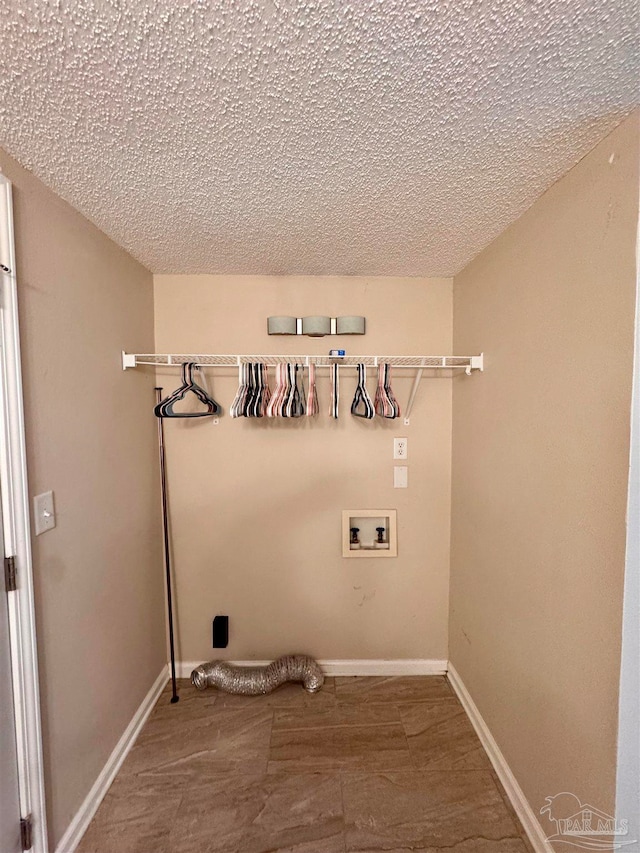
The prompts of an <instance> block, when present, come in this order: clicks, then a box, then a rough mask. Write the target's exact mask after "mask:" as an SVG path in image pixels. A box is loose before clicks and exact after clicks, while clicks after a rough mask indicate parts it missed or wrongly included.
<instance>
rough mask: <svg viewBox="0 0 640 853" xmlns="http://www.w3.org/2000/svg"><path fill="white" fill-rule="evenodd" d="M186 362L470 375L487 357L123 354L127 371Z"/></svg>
mask: <svg viewBox="0 0 640 853" xmlns="http://www.w3.org/2000/svg"><path fill="white" fill-rule="evenodd" d="M185 362H192V363H193V364H197V365H198V366H199V367H237V366H238V365H240V364H247V363H251V362H261V363H262V364H267V365H276V364H286V363H290V364H303V365H305V366H306V365H309V364H315V365H316V367H330V366H331V365H332V364H340V365H341V366H345V367H356V366H357V365H358V364H365V365H366V366H367V367H377V366H378V365H379V364H390V365H391V366H392V367H398V368H413V369H414V370H415V369H416V368H419V369H420V368H422V369H423V370H443V369H444V370H464V371H465V372H466V373H467V374H470V373H471V371H472V370H483V368H484V364H483V355H482V353H481V354H480V355H345V356H330V355H291V354H290V355H251V354H248V355H247V354H245V355H228V354H224V355H222V354H203V353H171V354H169V353H128V352H123V353H122V367H123V369H124V370H127V369H128V368H131V367H138V366H139V365H151V366H155V367H180V365H182V364H184V363H185Z"/></svg>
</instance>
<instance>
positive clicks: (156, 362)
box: [122, 352, 484, 426]
mask: <svg viewBox="0 0 640 853" xmlns="http://www.w3.org/2000/svg"><path fill="white" fill-rule="evenodd" d="M185 362H190V363H192V364H195V365H197V366H198V367H239V366H240V365H241V364H247V363H256V362H261V363H262V364H267V365H269V366H273V365H276V364H302V365H304V366H305V367H308V366H309V365H310V364H314V365H315V366H316V367H330V366H331V365H332V364H339V365H340V366H341V367H352V368H354V369H355V368H356V367H357V365H358V364H364V365H366V366H367V367H378V365H379V364H389V365H391V367H392V368H394V369H395V368H400V369H401V370H403V369H410V368H413V369H414V370H415V371H416V373H415V376H414V378H413V384H412V387H411V392H410V394H409V400H408V402H407V406H406V409H405V412H404V423H405V425H406V426H408V425H409V416H410V415H411V411H412V409H413V404H414V402H415V398H416V394H417V393H418V387H419V385H420V380H421V379H422V377H423V375H424V371H425V370H428V371H431V370H435V371H438V370H453V371H459V370H464V372H465V373H466V374H467V375H471V373H472V371H474V370H479V371H482V370H484V355H483V353H480V355H344V356H333V355H291V354H289V355H248V354H244V355H229V354H211V353H208V354H203V353H157V352H155V353H131V352H123V353H122V369H123V370H127V369H129V368H132V367H138V366H142V365H150V366H151V367H180V366H181V365H182V364H184V363H185Z"/></svg>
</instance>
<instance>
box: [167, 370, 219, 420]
mask: <svg viewBox="0 0 640 853" xmlns="http://www.w3.org/2000/svg"><path fill="white" fill-rule="evenodd" d="M194 370H199V367H198V365H197V364H196V363H195V362H192V361H189V362H186V361H185V362H184V363H183V365H182V385H181V386H180V387H179V388H176V390H175V391H174V392H173V394H169V396H168V397H165V399H164V400H161V401H160V402H159V403H158V405H157V406H156V407H155V409H154V410H153V413H154V415H155V416H156V417H157V418H208V417H211V416H212V415H219V414H221V413H222V407H221V406H220V405H219V404H218V403H216V401H215V400H214V399H213V397H211V396H209V394H207V392H206V391H205V390H204V388H201V387H200V386H199V385H198V384H197V383H196V382H194V381H193V371H194ZM189 392H191V393H192V394H195V395H196V397H197V398H198V400H200V402H201V403H203V404H204V405H205V406H206V407H207V411H206V412H175V411H174V409H173V407H174V406H175V404H176V403H178V402H179V401H180V400H184V398H185V397H186V396H187V394H188V393H189Z"/></svg>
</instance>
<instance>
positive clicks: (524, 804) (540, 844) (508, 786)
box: [448, 662, 554, 853]
mask: <svg viewBox="0 0 640 853" xmlns="http://www.w3.org/2000/svg"><path fill="white" fill-rule="evenodd" d="M448 678H449V683H450V684H451V686H452V687H453V689H454V691H455V693H456V695H457V697H458V699H459V700H460V702H461V704H462V706H463V708H464V710H465V711H466V712H467V716H468V717H469V719H470V720H471V724H472V725H473V727H474V729H475V730H476V733H477V735H478V737H479V738H480V741H481V743H482V745H483V747H484V748H485V751H486V753H487V755H488V756H489V760H490V761H491V763H492V764H493V768H494V770H495V771H496V773H497V774H498V778H499V779H500V781H501V782H502V785H503V787H504V789H505V791H506V792H507V796H508V797H509V800H510V801H511V805H512V806H513V808H514V809H515V811H516V814H517V815H518V817H519V818H520V822H521V823H522V826H523V827H524V830H525V832H526V833H527V837H528V838H529V841H530V842H531V845H532V847H533V849H534V850H535V853H554V850H553V847H552V846H551V844H550V843H549V842H548V841H547V839H546V835H545V832H544V830H543V829H542V827H541V825H540V822H539V821H538V818H537V817H536V813H535V812H534V811H533V809H532V808H531V806H530V805H529V801H528V800H527V798H526V797H525V795H524V791H523V790H522V788H521V787H520V785H518V782H517V780H516V777H515V776H514V775H513V773H512V771H511V768H510V767H509V765H508V764H507V760H506V758H505V757H504V755H503V754H502V752H501V750H500V747H499V746H498V744H497V743H496V741H495V739H494V737H493V735H492V734H491V732H490V731H489V727H488V726H487V724H486V723H485V721H484V719H483V717H482V715H481V713H480V711H479V710H478V707H477V705H476V704H475V702H474V701H473V699H472V698H471V696H470V694H469V692H468V690H467V688H466V687H465V686H464V683H463V681H462V679H461V678H460V675H459V674H458V673H457V671H456V668H455V667H454V666H453V664H452V663H451V662H449V671H448Z"/></svg>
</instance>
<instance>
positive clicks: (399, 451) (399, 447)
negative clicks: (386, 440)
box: [393, 438, 409, 459]
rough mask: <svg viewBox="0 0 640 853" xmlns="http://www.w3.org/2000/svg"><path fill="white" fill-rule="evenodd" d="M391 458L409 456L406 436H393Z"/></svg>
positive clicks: (406, 457) (405, 457)
mask: <svg viewBox="0 0 640 853" xmlns="http://www.w3.org/2000/svg"><path fill="white" fill-rule="evenodd" d="M393 458H394V459H408V458H409V445H408V444H407V439H406V438H394V439H393Z"/></svg>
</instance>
